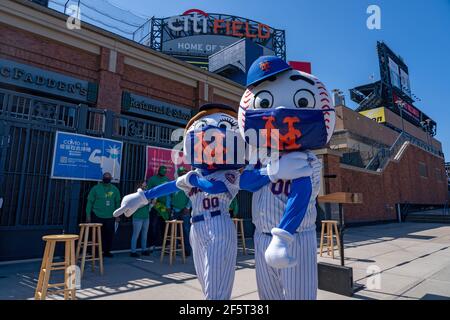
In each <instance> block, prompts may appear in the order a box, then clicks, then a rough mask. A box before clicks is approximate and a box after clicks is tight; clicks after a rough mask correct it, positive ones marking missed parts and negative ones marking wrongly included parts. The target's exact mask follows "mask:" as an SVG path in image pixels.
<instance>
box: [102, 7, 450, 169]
mask: <svg viewBox="0 0 450 320" xmlns="http://www.w3.org/2000/svg"><path fill="white" fill-rule="evenodd" d="M109 1H110V2H112V3H115V4H118V5H119V6H120V7H122V8H127V9H130V10H131V11H133V12H136V13H140V14H143V15H146V16H156V17H166V16H172V15H177V14H181V13H182V12H184V11H185V10H187V9H191V8H197V9H201V10H203V11H206V12H214V13H228V14H233V15H239V16H243V17H246V18H249V19H253V20H257V21H260V22H263V23H266V24H268V25H270V26H273V27H275V28H278V29H285V30H286V37H287V39H286V40H287V58H288V60H303V61H310V62H312V71H313V74H315V75H316V76H318V77H319V78H321V79H322V81H323V82H324V83H325V84H327V86H328V88H329V89H330V90H331V89H334V88H339V89H341V90H343V91H344V92H345V93H346V100H347V103H348V104H349V105H350V106H351V107H354V106H355V105H354V104H353V103H352V102H350V98H349V96H348V95H349V94H348V89H350V88H353V87H355V86H357V85H361V84H365V83H368V82H370V79H369V77H370V76H371V75H372V74H374V75H375V79H376V80H378V79H379V67H378V59H377V53H376V41H377V40H383V41H385V42H386V43H387V44H388V45H389V47H390V48H391V49H392V50H393V51H394V52H396V53H397V54H399V55H401V56H402V57H403V59H404V60H405V62H406V64H407V65H408V67H409V73H410V81H411V89H412V92H413V93H414V94H415V95H416V96H418V97H420V99H421V100H422V101H421V102H417V103H416V106H417V107H419V108H420V109H422V110H423V111H424V112H425V113H426V114H427V115H429V116H430V117H431V118H433V119H434V120H435V121H436V122H437V124H438V127H437V132H438V134H437V138H438V139H439V140H440V141H441V142H442V143H443V147H444V153H445V155H446V159H447V161H450V102H449V95H450V0H433V1H423V0H408V1H405V0H383V1H377V0H372V1H366V0H345V1H344V0H342V1H337V0H323V1H319V0H315V1H313V0H308V1H306V0H277V1H267V0H246V1H242V0H227V1H198V0H188V1H179V0H164V1H161V0H158V1H156V0H147V1H145V0H127V1H119V0H109ZM371 4H376V5H378V6H380V8H381V30H369V29H367V27H366V20H367V17H368V14H367V13H366V9H367V7H368V6H369V5H371Z"/></svg>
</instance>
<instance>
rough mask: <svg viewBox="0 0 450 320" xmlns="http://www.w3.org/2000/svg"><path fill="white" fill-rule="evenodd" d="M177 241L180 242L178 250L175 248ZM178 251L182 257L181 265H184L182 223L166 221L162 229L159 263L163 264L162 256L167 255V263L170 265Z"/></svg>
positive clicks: (179, 221)
mask: <svg viewBox="0 0 450 320" xmlns="http://www.w3.org/2000/svg"><path fill="white" fill-rule="evenodd" d="M178 232H179V235H178ZM177 240H179V241H180V242H181V248H180V249H178V248H177ZM167 241H169V248H166V244H167ZM179 251H181V256H182V257H183V263H186V253H185V248H184V234H183V221H181V220H171V221H166V227H165V229H164V239H163V247H162V250H161V262H163V260H164V254H165V253H168V254H169V263H170V264H172V262H173V259H175V256H176V253H177V252H179Z"/></svg>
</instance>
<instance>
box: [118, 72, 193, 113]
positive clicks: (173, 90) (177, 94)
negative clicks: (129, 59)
mask: <svg viewBox="0 0 450 320" xmlns="http://www.w3.org/2000/svg"><path fill="white" fill-rule="evenodd" d="M120 85H121V87H122V89H123V90H126V91H130V92H133V93H136V94H139V95H143V96H149V97H153V98H155V99H160V100H163V101H166V102H169V103H174V104H177V105H181V106H184V107H190V108H196V107H197V106H196V104H195V103H196V100H197V88H194V87H191V86H188V85H185V84H183V83H180V82H177V81H174V80H171V79H168V78H164V77H161V76H159V75H157V74H153V73H150V72H146V71H143V70H140V69H138V68H135V67H132V66H129V65H124V71H123V76H122V80H121V82H120Z"/></svg>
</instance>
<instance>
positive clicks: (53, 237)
mask: <svg viewBox="0 0 450 320" xmlns="http://www.w3.org/2000/svg"><path fill="white" fill-rule="evenodd" d="M42 240H44V241H57V242H59V241H70V240H78V235H76V234H52V235H48V236H43V237H42Z"/></svg>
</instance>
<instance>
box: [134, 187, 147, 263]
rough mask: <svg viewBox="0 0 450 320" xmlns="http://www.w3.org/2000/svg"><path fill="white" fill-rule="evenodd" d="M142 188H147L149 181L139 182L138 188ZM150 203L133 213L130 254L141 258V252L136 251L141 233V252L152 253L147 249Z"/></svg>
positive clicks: (144, 254)
mask: <svg viewBox="0 0 450 320" xmlns="http://www.w3.org/2000/svg"><path fill="white" fill-rule="evenodd" d="M138 188H141V189H142V190H147V182H146V181H143V182H141V183H139V184H138V185H137V187H136V189H138ZM150 206H151V205H150V204H148V205H146V206H144V207H142V208H140V209H138V210H137V211H136V212H135V213H134V214H133V218H132V219H133V235H132V236H131V253H130V256H131V257H133V258H139V257H140V255H139V253H137V252H136V246H137V240H138V238H139V235H140V236H141V254H142V255H143V256H148V255H150V251H149V250H147V235H148V226H149V222H150Z"/></svg>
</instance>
